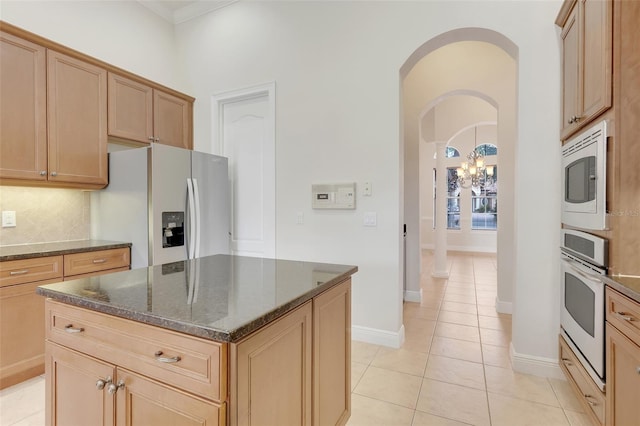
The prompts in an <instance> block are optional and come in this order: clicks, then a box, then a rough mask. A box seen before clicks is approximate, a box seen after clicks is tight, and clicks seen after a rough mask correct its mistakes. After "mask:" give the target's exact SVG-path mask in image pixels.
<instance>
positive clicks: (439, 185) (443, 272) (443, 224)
mask: <svg viewBox="0 0 640 426" xmlns="http://www.w3.org/2000/svg"><path fill="white" fill-rule="evenodd" d="M435 144H436V177H437V178H436V232H435V248H434V264H433V271H431V276H432V277H435V278H449V270H448V268H447V196H446V195H447V168H446V166H445V163H444V160H445V158H446V154H445V151H446V149H447V145H446V143H445V142H436V143H435Z"/></svg>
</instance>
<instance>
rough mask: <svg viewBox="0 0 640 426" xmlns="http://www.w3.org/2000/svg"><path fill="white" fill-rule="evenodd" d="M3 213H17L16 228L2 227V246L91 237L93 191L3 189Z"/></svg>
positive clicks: (0, 200) (0, 188) (0, 195)
mask: <svg viewBox="0 0 640 426" xmlns="http://www.w3.org/2000/svg"><path fill="white" fill-rule="evenodd" d="M0 210H2V211H5V210H10V211H15V212H16V227H15V228H0V245H2V246H8V245H14V244H30V243H48V242H56V241H71V240H85V239H88V238H89V237H90V232H91V223H90V218H91V192H90V191H81V190H78V189H57V188H29V187H15V186H0Z"/></svg>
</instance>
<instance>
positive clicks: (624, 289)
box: [603, 275, 640, 303]
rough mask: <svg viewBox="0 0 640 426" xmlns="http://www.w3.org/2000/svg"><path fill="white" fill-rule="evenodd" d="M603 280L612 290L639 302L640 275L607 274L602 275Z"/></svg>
mask: <svg viewBox="0 0 640 426" xmlns="http://www.w3.org/2000/svg"><path fill="white" fill-rule="evenodd" d="M603 281H604V283H605V284H606V285H608V286H609V287H611V288H613V289H614V290H617V291H619V292H620V293H622V294H624V295H625V296H627V297H629V298H630V299H633V300H635V301H636V302H637V303H640V277H629V276H620V275H613V276H609V275H607V276H605V277H603Z"/></svg>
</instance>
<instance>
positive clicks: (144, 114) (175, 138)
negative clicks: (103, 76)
mask: <svg viewBox="0 0 640 426" xmlns="http://www.w3.org/2000/svg"><path fill="white" fill-rule="evenodd" d="M192 108H193V105H192V103H191V102H189V101H187V100H185V99H182V98H179V97H177V96H174V95H171V94H169V93H166V92H163V91H161V90H159V89H156V88H152V87H150V86H147V85H144V84H142V83H139V82H137V81H134V80H131V79H128V78H126V77H123V76H120V75H118V74H114V73H109V135H110V136H113V137H116V138H120V139H125V140H131V141H135V142H144V143H149V142H156V143H161V144H165V145H172V146H176V147H179V148H186V149H191V148H192V147H193V141H192V135H191V128H192V114H193V113H192Z"/></svg>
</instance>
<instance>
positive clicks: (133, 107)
mask: <svg viewBox="0 0 640 426" xmlns="http://www.w3.org/2000/svg"><path fill="white" fill-rule="evenodd" d="M108 115H109V136H114V137H117V138H123V139H127V140H133V141H138V142H146V143H149V142H152V141H153V89H151V87H149V86H145V85H144V84H140V83H137V82H135V81H133V80H129V79H128V78H125V77H122V76H119V75H117V74H113V73H109V114H108Z"/></svg>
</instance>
